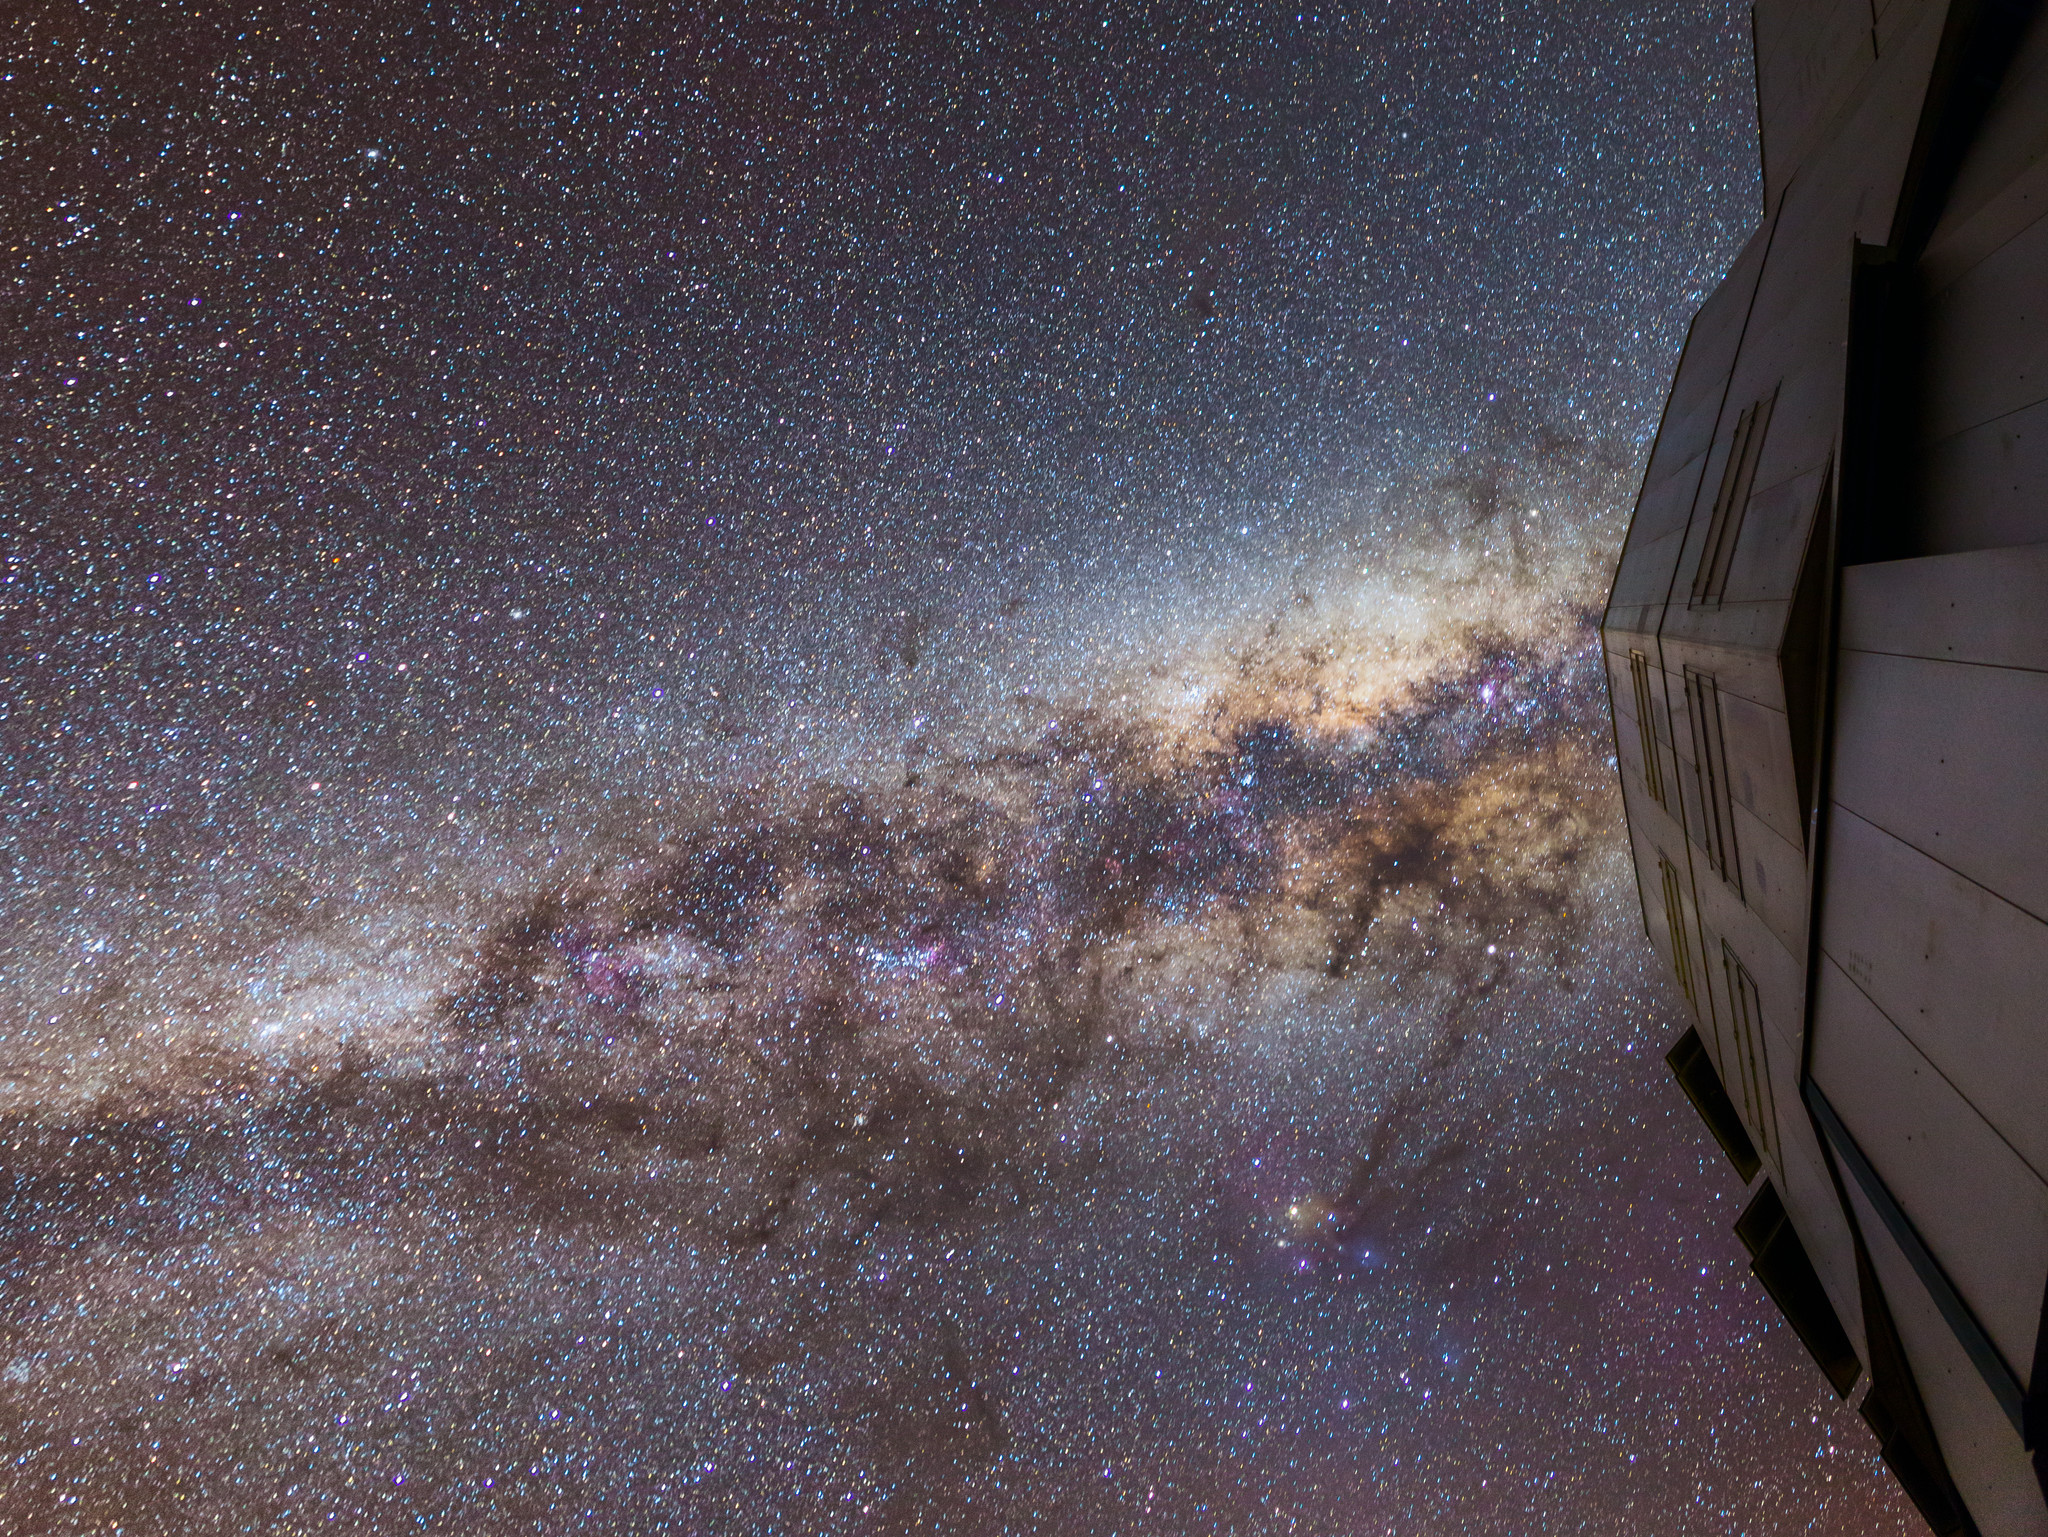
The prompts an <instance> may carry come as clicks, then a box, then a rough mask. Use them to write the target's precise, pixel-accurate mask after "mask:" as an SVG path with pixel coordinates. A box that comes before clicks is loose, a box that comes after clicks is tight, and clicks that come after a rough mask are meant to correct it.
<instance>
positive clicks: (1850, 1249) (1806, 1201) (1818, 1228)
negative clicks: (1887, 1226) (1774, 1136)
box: [1778, 1106, 1870, 1367]
mask: <svg viewBox="0 0 2048 1537" xmlns="http://www.w3.org/2000/svg"><path fill="white" fill-rule="evenodd" d="M1781 1110H1783V1112H1784V1115H1783V1119H1784V1120H1785V1121H1787V1122H1788V1123H1799V1122H1802V1121H1803V1117H1802V1115H1801V1112H1800V1111H1799V1109H1798V1107H1797V1106H1784V1107H1781ZM1782 1172H1783V1175H1784V1179H1783V1182H1782V1183H1781V1184H1780V1185H1779V1187H1778V1193H1779V1195H1780V1196H1782V1197H1783V1198H1784V1201H1785V1210H1786V1212H1787V1213H1789V1214H1790V1216H1791V1218H1792V1225H1793V1226H1794V1227H1795V1228H1797V1229H1798V1231H1799V1238H1800V1241H1801V1242H1802V1243H1803V1244H1805V1246H1806V1253H1807V1257H1808V1258H1809V1259H1811V1260H1812V1261H1813V1268H1814V1272H1815V1273H1816V1274H1817V1275H1819V1277H1820V1281H1821V1285H1822V1286H1824V1287H1826V1288H1827V1293H1828V1300H1829V1301H1830V1302H1832V1303H1833V1304H1834V1305H1835V1312H1836V1313H1837V1314H1838V1315H1839V1316H1840V1317H1841V1320H1842V1325H1843V1327H1844V1328H1846V1329H1847V1330H1849V1338H1850V1341H1851V1342H1852V1343H1853V1344H1854V1345H1855V1347H1856V1355H1857V1357H1858V1359H1860V1360H1861V1361H1863V1362H1864V1363H1865V1365H1866V1367H1867V1366H1868V1364H1869V1361H1870V1348H1869V1346H1868V1345H1866V1344H1865V1343H1864V1335H1863V1296H1862V1291H1861V1289H1860V1288H1859V1287H1858V1286H1857V1284H1856V1246H1855V1240H1854V1239H1852V1238H1851V1237H1850V1235H1849V1223H1848V1219H1847V1218H1845V1217H1844V1216H1843V1215H1842V1205H1841V1202H1840V1200H1839V1199H1837V1197H1836V1195H1835V1189H1834V1184H1833V1182H1832V1181H1831V1180H1830V1179H1829V1178H1828V1173H1827V1166H1826V1165H1825V1164H1824V1163H1823V1162H1822V1161H1821V1154H1820V1149H1819V1145H1818V1144H1817V1143H1815V1142H1814V1140H1813V1138H1812V1136H1811V1134H1810V1133H1809V1134H1807V1135H1806V1136H1805V1137H1804V1138H1803V1140H1801V1141H1798V1142H1794V1141H1793V1140H1791V1139H1790V1138H1787V1139H1786V1142H1785V1167H1784V1169H1783V1171H1782Z"/></svg>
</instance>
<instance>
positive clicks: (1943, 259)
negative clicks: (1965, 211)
mask: <svg viewBox="0 0 2048 1537" xmlns="http://www.w3.org/2000/svg"><path fill="white" fill-rule="evenodd" d="M2043 89H2048V86H2044V87H2043ZM2044 213H2048V155H2043V156H2042V157H2041V158H2040V159H2037V160H2035V161H2034V162H2033V163H2032V164H2030V165H2028V166H2027V167H2026V168H2025V169H2024V170H2022V171H2021V172H2020V173H2019V174H2018V175H2017V176H2015V177H2014V178H2013V180H2012V182H2011V183H2010V184H2009V185H2008V186H2006V187H2005V188H2004V189H2003V190H2002V191H2000V193H1999V195H1998V196H1997V197H1995V198H1993V199H1992V200H1991V201H1990V202H1989V203H1987V204H1985V205H1984V206H1983V207H1982V208H1979V209H1976V210H1975V211H1974V212H1972V213H1971V214H1970V216H1969V217H1968V218H1954V219H1944V220H1943V221H1942V223H1941V225H1940V227H1939V228H1937V229H1936V231H1935V233H1934V238H1933V240H1932V241H1930V242H1929V244H1928V247H1927V250H1926V252H1925V254H1923V255H1922V256H1921V258H1920V271H1921V275H1922V276H1923V277H1924V278H1925V279H1926V282H1927V289H1928V292H1930V293H1935V294H1938V293H1941V292H1942V291H1943V290H1944V289H1946V288H1947V287H1949V285H1950V284H1952V283H1954V282H1955V281H1956V280H1957V279H1958V278H1960V277H1962V276H1963V275H1964V274H1965V273H1967V272H1970V271H1972V270H1973V269H1974V268H1975V267H1976V266H1977V264H1978V263H1980V262H1982V261H1983V260H1984V259H1985V258H1986V257H1988V256H1990V255H1991V254H1992V253H1993V252H1995V251H1997V250H1999V249H2000V248H2001V247H2002V246H2004V245H2005V244H2006V242H2008V241H2010V240H2011V239H2013V238H2014V237H2015V236H2016V235H2018V234H2019V233H2020V232H2021V231H2023V230H2025V229H2026V228H2027V227H2028V226H2029V225H2031V224H2033V223H2034V221H2035V220H2037V219H2039V218H2040V217H2041V216H2042V215H2043V214H2044Z"/></svg>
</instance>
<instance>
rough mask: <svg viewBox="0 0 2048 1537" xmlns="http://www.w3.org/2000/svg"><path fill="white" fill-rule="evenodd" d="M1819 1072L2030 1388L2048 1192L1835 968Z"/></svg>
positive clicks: (1822, 1023) (1818, 1051) (1823, 992)
mask: <svg viewBox="0 0 2048 1537" xmlns="http://www.w3.org/2000/svg"><path fill="white" fill-rule="evenodd" d="M1812 1071H1813V1077H1814V1081H1815V1082H1816V1083H1818V1084H1819V1085H1820V1088H1821V1092H1822V1093H1824V1094H1825V1095H1827V1097H1828V1099H1829V1100H1830V1101H1832V1102H1833V1104H1834V1107H1835V1111H1836V1113H1837V1114H1838V1115H1840V1116H1841V1118H1842V1120H1843V1122H1844V1123H1845V1124H1846V1125H1847V1126H1848V1128H1849V1131H1850V1134H1851V1135H1853V1136H1854V1137H1855V1138H1856V1142H1857V1144H1858V1146H1860V1147H1861V1148H1862V1149H1863V1155H1864V1157H1866V1158H1868V1159H1869V1160H1870V1163H1871V1165H1872V1167H1874V1168H1875V1169H1876V1170H1877V1172H1878V1176H1879V1177H1880V1178H1881V1179H1883V1181H1884V1182H1885V1185H1886V1186H1887V1187H1888V1188H1889V1189H1890V1190H1891V1193H1892V1198H1893V1199H1894V1200H1895V1201H1897V1202H1898V1204H1899V1206H1900V1207H1901V1208H1902V1209H1903V1210H1904V1211H1905V1213H1906V1216H1907V1219H1908V1220H1909V1221H1911V1222H1912V1224H1913V1226H1914V1227H1915V1228H1916V1229H1917V1230H1918V1231H1919V1234H1920V1238H1921V1241H1922V1242H1924V1243H1925V1244H1926V1245H1927V1247H1928V1249H1929V1251H1930V1252H1932V1254H1933V1255H1934V1257H1935V1259H1936V1260H1937V1261H1939V1262H1940V1265H1941V1268H1942V1269H1943V1270H1944V1271H1946V1272H1947V1273H1948V1277H1949V1280H1950V1281H1952V1282H1953V1283H1954V1284H1955V1288H1956V1290H1957V1291H1958V1292H1959V1293H1960V1294H1961V1295H1962V1298H1963V1300H1964V1301H1965V1302H1966V1303H1968V1304H1969V1307H1970V1310H1971V1312H1973V1313H1975V1314H1976V1315H1977V1321H1978V1322H1979V1323H1981V1324H1982V1325H1983V1326H1984V1331H1985V1332H1986V1333H1987V1334H1989V1335H1990V1336H1991V1340H1992V1343H1993V1344H1995V1345H1996V1346H1997V1347H1998V1349H1999V1352H2000V1353H2001V1354H2002V1355H2003V1356H2004V1357H2005V1360H2006V1364H2007V1365H2008V1366H2010V1367H2011V1368H2013V1370H2014V1372H2015V1374H2016V1375H2017V1376H2018V1377H2019V1379H2020V1380H2021V1381H2022V1382H2024V1381H2025V1380H2026V1377H2027V1371H2028V1368H2029V1366H2030V1365H2031V1363H2032V1361H2033V1359H2034V1335H2035V1332H2036V1329H2037V1328H2038V1326H2039V1324H2040V1321H2041V1282H2042V1278H2043V1277H2044V1276H2048V1184H2043V1183H2042V1181H2041V1179H2040V1178H2039V1176H2037V1175H2036V1174H2035V1173H2034V1172H2033V1170H2031V1169H2029V1168H2028V1167H2027V1166H2026V1165H2025V1164H2024V1163H2022V1162H2021V1161H2020V1158H2019V1155H2018V1154H2016V1153H2015V1152H2013V1150H2012V1149H2011V1148H2010V1147H2009V1146H2007V1145H2006V1143H2005V1141H2004V1139H2003V1138H2001V1137H2000V1136H1999V1135H1998V1133H1997V1132H1996V1131H1994V1130H1993V1129H1992V1128H1991V1126H1990V1125H1989V1124H1988V1123H1987V1122H1986V1121H1985V1120H1984V1118H1983V1117H1982V1116H1980V1115H1978V1114H1977V1112H1976V1111H1975V1110H1973V1109H1972V1108H1971V1107H1970V1105H1969V1103H1968V1101H1966V1100H1965V1099H1964V1098H1963V1097H1962V1095H1960V1094H1959V1093H1957V1092H1956V1089H1955V1086H1954V1085H1953V1084H1951V1083H1950V1082H1949V1081H1948V1080H1947V1079H1946V1078H1944V1077H1943V1076H1942V1075H1941V1074H1940V1072H1938V1071H1937V1070H1936V1069H1935V1067H1934V1064H1933V1063H1931V1062H1929V1061H1928V1060H1927V1059H1926V1058H1925V1057H1924V1056H1922V1055H1921V1054H1920V1052H1919V1051H1918V1050H1917V1049H1916V1048H1915V1047H1914V1046H1913V1043H1912V1042H1910V1041H1909V1040H1907V1039H1906V1037H1905V1036H1904V1034H1902V1033H1901V1032H1900V1031H1899V1029H1898V1027H1897V1026H1896V1025H1894V1024H1893V1023H1892V1021H1891V1020H1890V1019H1888V1018H1887V1017H1886V1016H1885V1015H1884V1013H1883V1012H1882V1011H1881V1010H1880V1009H1879V1008H1878V1007H1877V1005H1876V1004H1874V1003H1872V1002H1871V1000H1870V999H1869V998H1868V997H1867V996H1865V994H1864V993H1863V992H1862V990H1861V989H1859V988H1858V987H1857V986H1856V985H1855V984H1854V983H1853V982H1851V981H1850V980H1849V978H1848V977H1847V976H1846V975H1845V974H1844V973H1843V972H1842V970H1841V968H1839V967H1837V966H1835V965H1834V964H1833V963H1832V962H1830V963H1827V964H1825V965H1823V967H1822V968H1821V977H1820V1002H1819V1006H1818V1012H1817V1015H1816V1020H1815V1024H1814V1041H1813V1068H1812Z"/></svg>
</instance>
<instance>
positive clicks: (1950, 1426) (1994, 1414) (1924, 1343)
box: [1848, 1181, 2048, 1537]
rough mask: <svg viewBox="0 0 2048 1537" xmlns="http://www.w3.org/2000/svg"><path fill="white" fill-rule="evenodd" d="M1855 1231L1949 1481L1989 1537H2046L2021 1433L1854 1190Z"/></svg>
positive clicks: (2044, 1508)
mask: <svg viewBox="0 0 2048 1537" xmlns="http://www.w3.org/2000/svg"><path fill="white" fill-rule="evenodd" d="M1848 1186H1849V1203H1850V1206H1851V1208H1852V1209H1853V1210H1854V1211H1855V1213H1856V1225H1857V1227H1858V1228H1859V1229H1861V1231H1862V1233H1863V1239H1864V1243H1865V1245H1866V1246H1867V1247H1868V1248H1869V1250H1870V1259H1871V1264H1872V1266H1873V1268H1874V1269H1875V1270H1876V1271H1877V1278H1878V1283H1879V1284H1880V1285H1881V1286H1882V1287H1883V1288H1884V1294H1885V1300H1886V1301H1887V1302H1889V1303H1890V1304H1891V1310H1892V1318H1893V1320H1894V1321H1895V1322H1896V1323H1897V1324H1898V1326H1899V1337H1900V1339H1901V1340H1902V1341H1903V1343H1904V1344H1905V1347H1906V1357H1907V1359H1908V1360H1909V1361H1911V1363H1912V1366H1913V1377H1914V1380H1915V1381H1916V1382H1917V1383H1918V1384H1919V1386H1920V1395H1921V1397H1922V1398H1923V1399H1925V1400H1926V1403H1927V1414H1928V1417H1929V1418H1930V1419H1931V1420H1933V1422H1934V1430H1935V1435H1936V1437H1937V1438H1938V1439H1939V1440H1940V1442H1941V1452H1942V1456H1943V1458H1944V1459H1945V1460H1946V1461H1947V1463H1948V1468H1949V1474H1950V1476H1951V1477H1953V1478H1954V1479H1955V1481H1956V1486H1957V1487H1958V1488H1959V1489H1960V1490H1961V1491H1962V1496H1963V1499H1964V1501H1965V1503H1967V1504H1968V1506H1969V1507H1970V1514H1971V1515H1972V1516H1973V1517H1974V1518H1975V1519H1976V1522H1977V1527H1978V1530H1979V1531H1981V1532H1983V1533H1984V1534H1985V1537H2048V1504H2044V1503H2043V1501H2042V1499H2041V1486H2040V1485H2039V1484H2037V1483H2036V1482H2035V1481H2034V1475H2033V1470H2032V1469H2031V1468H2030V1467H2028V1465H2027V1455H2026V1452H2025V1450H2024V1448H2022V1446H2021V1445H2020V1438H2019V1433H2018V1432H2017V1431H2015V1430H2014V1429H2013V1428H2012V1423H2011V1421H2009V1420H2007V1419H2006V1417H2005V1414H2004V1412H2003V1411H2002V1410H2000V1408H1999V1407H1998V1403H1997V1401H1996V1400H1995V1399H1994V1398H1992V1396H1991V1393H1990V1390H1989V1389H1987V1388H1986V1387H1985V1386H1984V1379H1983V1378H1981V1377H1979V1376H1978V1375H1977V1370H1976V1368H1975V1367H1974V1366H1972V1365H1971V1364H1970V1358H1969V1357H1968V1356H1966V1355H1965V1354H1964V1353H1963V1348H1962V1346H1961V1345H1959V1344H1958V1343H1957V1342H1956V1337H1955V1335H1954V1334H1953V1333H1951V1332H1950V1331H1949V1327H1948V1324H1947V1322H1946V1321H1945V1320H1944V1319H1943V1318H1942V1316H1941V1313H1940V1311H1939V1310H1938V1309H1937V1308H1936V1307H1935V1305H1934V1301H1933V1299H1932V1298H1930V1297H1929V1296H1928V1295H1927V1291H1926V1289H1925V1288H1924V1287H1922V1286H1921V1284H1920V1281H1919V1278H1918V1277H1917V1276H1915V1275H1914V1274H1913V1268H1912V1266H1911V1265H1910V1264H1908V1263H1907V1261H1906V1257H1905V1255H1903V1254H1902V1253H1900V1252H1899V1247H1898V1245H1897V1244H1896V1243H1894V1242H1893V1241H1892V1237H1891V1234H1890V1233H1889V1232H1888V1231H1887V1230H1886V1229H1885V1226H1884V1223H1883V1222H1882V1221H1880V1220H1879V1218H1878V1216H1877V1214H1876V1212H1874V1211H1873V1210H1872V1209H1871V1206H1870V1203H1869V1201H1867V1200H1866V1199H1864V1196H1863V1193H1862V1191H1861V1190H1859V1189H1857V1188H1856V1185H1855V1183H1854V1181H1849V1182H1848Z"/></svg>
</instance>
